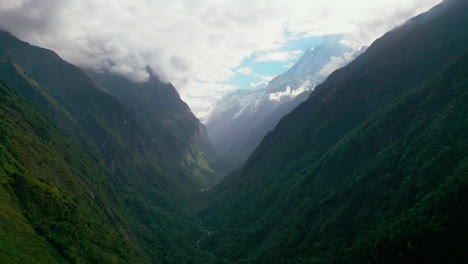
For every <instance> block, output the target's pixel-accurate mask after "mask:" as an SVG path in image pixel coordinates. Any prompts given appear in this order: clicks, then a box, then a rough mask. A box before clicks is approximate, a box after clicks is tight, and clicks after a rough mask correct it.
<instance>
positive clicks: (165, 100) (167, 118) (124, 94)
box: [87, 68, 218, 186]
mask: <svg viewBox="0 0 468 264" xmlns="http://www.w3.org/2000/svg"><path fill="white" fill-rule="evenodd" d="M147 71H148V74H149V75H150V78H149V80H147V81H145V82H141V83H134V82H132V81H130V80H128V79H126V78H124V77H121V76H118V75H115V74H112V73H108V72H96V71H92V70H88V71H87V73H88V74H89V75H90V76H91V77H92V78H93V80H95V81H96V82H97V84H98V85H100V86H101V87H102V88H103V89H104V90H105V91H107V92H108V93H109V94H111V95H113V96H115V97H116V98H117V99H119V100H120V101H121V102H123V103H124V104H126V105H128V106H129V107H130V108H131V109H132V110H133V111H134V112H135V114H136V116H137V120H138V122H139V123H140V124H142V125H143V126H144V127H145V128H146V131H150V133H148V134H149V135H150V136H151V140H152V142H153V143H154V144H156V145H157V146H158V148H159V149H161V150H163V151H164V153H165V154H167V155H171V156H172V157H173V158H174V159H175V160H176V161H177V163H178V164H180V165H181V166H185V167H187V168H188V169H189V170H190V171H192V173H194V174H197V175H198V177H199V178H201V179H202V180H203V183H204V185H205V186H209V185H212V184H213V183H214V182H216V181H217V180H218V175H217V174H216V173H215V172H213V171H212V170H211V169H210V166H209V165H208V161H207V160H208V159H209V157H208V155H209V154H210V153H211V152H212V150H211V149H210V146H209V143H208V138H207V135H206V128H205V127H204V126H203V124H201V123H200V121H199V120H198V119H197V118H196V117H195V116H194V115H193V113H192V112H191V110H190V108H189V107H188V105H187V104H186V103H185V102H183V101H182V100H181V99H180V97H179V94H178V93H177V90H176V89H175V88H174V86H172V84H170V83H163V82H161V81H160V80H159V78H158V77H157V76H156V74H154V73H153V72H152V71H151V69H149V68H148V69H147Z"/></svg>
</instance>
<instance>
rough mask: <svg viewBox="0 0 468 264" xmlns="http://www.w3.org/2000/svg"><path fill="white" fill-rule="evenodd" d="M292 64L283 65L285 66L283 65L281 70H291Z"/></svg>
mask: <svg viewBox="0 0 468 264" xmlns="http://www.w3.org/2000/svg"><path fill="white" fill-rule="evenodd" d="M294 64H295V63H294V62H291V63H288V64H285V65H283V68H286V69H289V68H291V67H292V66H294Z"/></svg>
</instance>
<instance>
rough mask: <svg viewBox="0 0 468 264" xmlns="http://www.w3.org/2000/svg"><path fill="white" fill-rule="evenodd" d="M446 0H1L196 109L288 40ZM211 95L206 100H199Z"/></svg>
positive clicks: (30, 21) (381, 26)
mask: <svg viewBox="0 0 468 264" xmlns="http://www.w3.org/2000/svg"><path fill="white" fill-rule="evenodd" d="M439 2H440V0H381V1H370V0H353V1H349V0H314V1H308V0H236V1H221V0H219V1H218V0H172V1H166V0H140V1H134V0H100V1H95V0H67V1H63V0H40V1H38V0H1V1H0V27H2V28H4V29H6V30H9V31H11V32H12V33H13V34H15V35H16V36H18V37H20V38H21V39H24V40H26V41H28V42H30V43H32V44H34V45H39V46H43V47H46V48H50V49H53V50H55V51H56V52H57V53H58V54H59V55H60V56H62V57H63V58H65V59H66V60H68V61H70V62H72V63H75V64H78V65H80V66H83V67H91V68H95V69H107V70H110V71H112V72H116V73H119V74H122V75H124V76H126V77H128V78H130V79H132V80H134V81H144V80H145V79H146V78H147V77H148V74H147V72H146V66H147V65H149V66H151V68H152V69H153V70H154V71H155V72H156V73H157V74H158V75H159V76H160V77H161V78H162V79H164V80H166V81H171V82H172V83H173V84H174V85H175V87H176V88H177V89H178V90H179V92H180V94H181V96H182V98H183V99H184V100H186V101H187V102H188V103H189V105H190V106H191V108H192V110H193V111H194V112H195V113H197V114H198V113H202V112H204V111H206V110H207V108H206V105H209V104H210V102H212V101H210V100H213V98H216V97H218V96H219V95H220V94H222V93H224V92H225V90H226V89H236V87H226V86H224V85H223V83H225V82H226V81H229V80H230V78H232V77H233V76H234V75H235V72H234V69H237V68H238V67H239V66H240V65H241V63H242V61H243V60H244V59H246V58H248V57H250V56H253V55H258V56H260V57H262V59H261V60H264V61H266V60H267V59H268V60H275V61H278V60H279V61H285V60H286V59H288V58H290V57H291V56H298V55H299V54H292V53H287V54H284V53H280V52H278V49H279V48H281V47H282V46H284V45H285V43H287V41H288V40H290V39H294V38H300V37H306V36H319V35H327V34H337V33H348V34H349V36H350V37H349V38H348V39H346V40H345V41H346V43H347V44H348V45H352V46H355V47H359V46H361V45H369V44H370V42H371V41H373V40H374V39H375V38H376V37H378V36H380V35H381V34H383V33H385V32H386V31H388V30H389V29H391V28H392V27H394V26H396V25H398V24H400V23H402V22H404V21H405V20H406V19H408V18H409V17H411V16H414V15H416V14H417V13H420V12H422V11H425V10H427V9H428V8H430V7H431V6H433V5H435V4H437V3H439ZM202 101H203V102H204V103H203V104H202V103H200V102H202Z"/></svg>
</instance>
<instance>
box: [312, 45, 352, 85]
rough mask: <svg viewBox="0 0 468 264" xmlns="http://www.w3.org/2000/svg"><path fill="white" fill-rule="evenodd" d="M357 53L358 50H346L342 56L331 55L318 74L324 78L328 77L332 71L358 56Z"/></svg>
mask: <svg viewBox="0 0 468 264" xmlns="http://www.w3.org/2000/svg"><path fill="white" fill-rule="evenodd" d="M357 53H358V52H356V51H355V52H346V53H345V54H344V55H343V56H341V57H336V56H333V57H331V58H330V61H329V62H328V63H327V64H326V65H325V66H323V68H322V69H321V70H320V71H319V72H318V75H319V76H320V77H322V78H326V77H328V75H330V74H331V73H332V72H334V71H336V70H337V69H339V68H342V67H344V66H346V65H347V64H348V63H350V62H351V61H352V60H353V59H354V58H355V57H356V55H357Z"/></svg>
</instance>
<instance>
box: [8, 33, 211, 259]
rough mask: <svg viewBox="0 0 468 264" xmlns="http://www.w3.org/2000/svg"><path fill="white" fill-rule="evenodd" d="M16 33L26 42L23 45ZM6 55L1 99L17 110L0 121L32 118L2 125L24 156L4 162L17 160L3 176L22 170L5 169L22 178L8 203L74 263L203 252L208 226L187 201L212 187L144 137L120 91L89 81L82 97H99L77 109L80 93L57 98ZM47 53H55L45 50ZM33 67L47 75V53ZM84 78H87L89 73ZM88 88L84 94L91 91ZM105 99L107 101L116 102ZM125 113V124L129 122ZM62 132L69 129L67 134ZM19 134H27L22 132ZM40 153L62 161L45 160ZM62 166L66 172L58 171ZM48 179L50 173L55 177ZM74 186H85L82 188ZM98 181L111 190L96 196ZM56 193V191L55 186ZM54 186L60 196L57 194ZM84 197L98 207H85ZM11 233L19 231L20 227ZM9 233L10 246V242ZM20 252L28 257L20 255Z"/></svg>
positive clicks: (17, 153) (183, 256)
mask: <svg viewBox="0 0 468 264" xmlns="http://www.w3.org/2000/svg"><path fill="white" fill-rule="evenodd" d="M3 34H6V33H3ZM6 37H8V38H11V39H10V41H14V40H15V39H14V38H12V37H11V36H10V35H6ZM16 41H17V42H18V43H17V45H19V46H21V45H26V44H24V43H22V42H19V41H18V40H16ZM2 44H5V43H2ZM26 47H27V49H26V50H28V51H29V52H31V53H32V54H35V53H34V51H37V50H38V52H39V54H40V53H41V52H44V53H46V54H49V55H51V56H53V57H52V58H55V60H56V62H55V63H61V64H60V65H61V67H64V68H65V69H67V67H70V68H71V69H72V70H76V71H77V73H78V74H79V73H81V71H79V70H78V69H76V68H73V67H74V66H72V65H68V64H66V63H64V62H63V61H61V60H60V59H59V58H58V57H55V56H56V55H54V54H52V53H51V52H50V51H46V50H40V49H38V48H35V47H30V46H26ZM9 55H10V53H6V52H1V54H0V78H1V80H2V81H3V82H5V83H4V84H5V87H4V88H3V89H4V90H5V93H3V91H2V96H5V98H2V100H1V102H2V107H11V108H12V109H7V110H8V111H7V110H5V111H7V112H5V113H4V116H2V118H1V120H2V121H4V122H8V123H5V124H10V123H11V124H18V125H21V126H23V125H24V126H26V128H22V129H17V128H14V127H9V126H7V125H2V127H1V131H2V133H5V135H8V137H6V136H5V137H4V138H2V140H1V143H2V144H5V146H10V145H11V146H15V148H14V149H6V150H5V151H8V152H6V153H10V154H8V155H12V156H13V157H15V159H18V160H19V161H18V162H16V161H14V163H12V165H7V163H5V164H3V165H2V169H5V170H6V169H7V168H9V167H10V166H11V168H12V170H11V171H9V170H8V171H7V172H5V173H6V174H5V175H4V176H5V177H7V176H8V177H13V178H14V177H16V176H15V175H21V177H20V176H18V177H17V179H16V178H15V179H16V180H7V179H6V178H5V179H4V178H3V176H2V181H4V182H5V183H9V182H10V181H14V182H16V183H14V184H13V183H12V184H9V185H7V186H6V187H5V188H6V189H5V191H7V190H9V189H15V188H18V189H15V190H16V192H13V194H10V196H8V195H7V193H2V195H4V196H5V197H6V198H5V199H7V198H8V197H9V198H8V199H10V200H11V201H13V202H12V203H11V206H16V207H17V209H18V208H20V209H21V211H16V212H14V214H13V215H16V216H15V217H20V216H22V217H25V219H27V221H30V222H31V223H29V227H28V228H29V229H30V230H29V231H31V232H32V234H34V233H36V235H37V236H39V237H40V238H42V239H45V240H44V241H48V242H49V243H50V245H49V247H50V250H49V251H51V250H52V249H55V250H56V251H55V252H54V251H53V250H52V251H51V252H52V253H53V254H55V255H58V256H62V258H64V259H66V260H68V261H70V262H72V263H112V261H113V262H118V263H128V262H133V261H131V260H132V259H138V261H137V262H138V263H159V262H163V261H165V262H167V261H169V262H171V261H172V262H175V261H176V260H178V261H184V260H186V261H188V260H189V259H192V258H195V259H197V258H199V257H201V255H202V253H200V252H199V251H198V249H197V246H196V241H197V238H198V237H199V236H200V235H201V234H202V232H201V231H200V230H199V226H198V222H197V221H196V220H194V219H191V218H189V217H188V216H186V214H187V213H188V212H187V211H186V210H187V209H186V208H185V206H183V204H182V202H183V201H186V199H189V198H190V197H191V192H192V191H195V190H196V191H198V188H200V186H205V185H202V184H204V183H203V182H202V181H199V180H197V179H196V178H190V177H193V176H192V175H191V172H190V171H189V168H184V167H183V166H179V162H176V161H175V160H174V159H173V158H172V157H171V156H170V155H168V154H166V155H164V152H162V151H158V150H157V148H156V147H154V148H153V146H151V144H146V143H147V142H150V141H151V139H149V137H147V136H146V134H145V131H144V130H143V129H142V128H139V126H138V124H137V123H136V121H135V119H132V116H131V115H132V114H131V113H130V112H129V111H127V110H126V109H125V107H124V106H123V105H121V104H120V103H119V102H118V101H117V100H116V99H114V98H112V97H110V96H108V95H105V94H102V92H99V91H98V90H92V89H91V88H89V87H88V89H90V90H91V91H92V93H90V94H88V95H86V96H85V95H81V96H82V97H88V96H89V97H90V98H91V97H92V98H93V100H92V101H91V104H90V105H88V106H87V108H86V111H85V113H84V114H83V113H82V112H79V111H77V113H74V112H73V111H74V110H73V107H75V106H76V105H75V104H79V103H80V101H79V99H77V101H75V98H74V97H66V98H65V99H60V97H59V96H52V94H53V93H54V92H53V91H52V90H51V89H44V88H43V86H42V85H41V84H40V83H39V82H37V81H35V80H34V79H32V78H31V76H32V75H29V74H27V73H25V71H24V70H23V69H22V68H21V67H20V66H19V65H18V64H15V63H14V62H13V60H12V59H11V57H10V56H9ZM36 55H37V54H36ZM46 58H48V59H49V60H51V58H49V57H47V56H46ZM43 59H44V58H43ZM30 61H33V58H30V59H29V60H28V62H29V63H30ZM31 67H33V70H34V69H36V70H39V69H40V70H41V71H42V72H43V73H44V72H46V73H47V71H46V70H45V69H41V67H43V68H47V67H48V66H47V65H46V66H44V65H41V64H40V60H38V64H37V65H32V66H31ZM34 67H35V68H34ZM78 77H80V75H78ZM42 78H44V77H42ZM50 78H51V79H50V80H49V79H45V80H43V82H42V83H43V84H45V85H47V84H48V83H49V82H50V83H53V82H54V81H56V82H59V81H63V80H62V79H60V78H61V76H56V75H52V77H50ZM82 78H83V79H85V80H86V78H87V77H82ZM54 79H55V80H54ZM70 80H71V81H73V79H70ZM64 87H68V86H64ZM13 89H14V90H16V91H17V92H18V93H20V94H21V95H22V96H23V97H25V98H27V99H28V100H30V102H32V103H34V104H35V105H36V107H38V108H39V109H40V110H42V111H43V112H44V113H46V114H47V115H48V117H49V118H50V119H52V120H53V121H55V122H56V124H57V125H59V126H60V128H61V129H59V128H57V127H56V126H55V125H53V123H52V122H51V120H49V119H47V118H45V117H44V116H42V114H40V111H38V108H35V107H33V106H31V105H30V104H28V103H25V102H24V99H20V96H19V95H18V94H16V93H15V92H13V91H12V90H13ZM77 89H78V88H77ZM67 92H69V91H67ZM83 92H84V93H85V92H86V89H85V90H84V91H83ZM10 97H14V98H15V100H13V101H12V102H9V101H8V100H7V98H10ZM99 97H102V98H104V99H102V100H101V99H99ZM88 99H89V98H88ZM60 100H66V102H67V103H61V102H60ZM83 100H84V99H83ZM17 101H18V102H17ZM93 101H94V102H93ZM106 102H110V103H109V104H110V105H109V104H106ZM70 104H71V106H70ZM88 107H89V108H88ZM23 108H24V109H25V110H24V111H26V110H27V109H30V108H31V109H33V110H28V111H29V112H26V114H25V116H22V115H21V113H22V112H21V111H22V109H23ZM15 111H16V112H18V113H17V115H9V113H10V112H15ZM32 113H34V115H33V114H32ZM92 120H94V121H92ZM125 120H127V121H128V122H127V123H125ZM34 122H39V123H38V124H40V125H34V126H27V125H28V124H35V123H34ZM23 123H26V124H23ZM128 124H130V125H128ZM127 125H128V126H127ZM49 127H50V128H49ZM23 130H24V131H29V132H28V133H30V134H32V135H35V134H39V135H45V136H38V137H33V136H28V134H25V133H24V132H22V131H23ZM49 130H51V131H53V132H49ZM61 130H63V131H64V132H65V133H63V132H60V131H61ZM66 134H68V135H66ZM22 135H24V136H25V137H26V138H28V140H25V139H23V138H22V137H21V136H22ZM69 136H72V137H74V138H75V140H78V141H79V142H80V143H81V144H78V143H73V142H74V140H73V139H71V138H69ZM53 140H56V141H60V140H63V141H66V142H68V143H67V145H64V144H62V145H60V144H61V143H60V142H58V143H57V144H58V146H57V148H56V149H53V150H50V147H48V148H46V149H43V146H49V144H50V142H49V141H53ZM24 144H26V145H24ZM70 145H71V146H70ZM80 145H81V147H80ZM83 147H85V148H86V149H87V150H84V148H83ZM47 151H49V152H47ZM2 153H3V152H2ZM80 153H84V154H80ZM5 155H7V154H5ZM8 155H7V156H6V157H8ZM82 155H85V156H86V155H87V156H86V157H87V159H90V160H91V161H92V162H88V161H87V160H86V159H85V158H82V157H81V156H82ZM61 157H63V159H65V160H64V162H65V164H62V163H61V161H60V160H61V159H62V158H61ZM42 159H46V160H47V161H50V162H57V163H58V164H57V165H55V163H53V164H52V165H48V163H47V162H44V161H43V160H42ZM6 160H10V159H6ZM56 160H59V161H56ZM12 162H13V161H12ZM8 164H9V163H8ZM15 164H16V165H15ZM36 164H43V166H46V168H48V167H51V168H55V167H57V169H51V170H52V171H46V170H44V171H42V170H38V169H37V168H36V167H37V166H38V165H36ZM28 166H29V167H28ZM23 167H25V168H24V169H23ZM28 170H29V171H30V173H29V172H28ZM64 170H67V171H66V172H64V173H61V172H62V171H64ZM16 171H18V172H16ZM101 174H102V175H101ZM196 177H197V176H196ZM50 178H52V179H53V181H51V182H49V181H48V179H50ZM62 181H63V182H64V184H65V183H67V184H68V182H70V184H71V183H73V182H77V184H81V185H83V186H81V185H80V186H79V187H74V186H73V185H71V186H69V185H66V186H65V187H66V188H71V189H66V188H65V187H64V186H62V185H61V183H62ZM36 183H38V184H39V185H38V186H39V187H38V186H36V185H35V184H36ZM42 183H45V184H46V185H44V184H42ZM77 188H82V189H83V191H79V189H77ZM49 189H50V190H49ZM56 189H57V190H60V191H57V192H56V193H54V191H53V190H56ZM101 189H103V191H102V192H103V193H104V194H105V195H101V196H100V195H98V194H99V192H100V191H99V190H101ZM67 191H69V192H67ZM50 192H52V193H51V194H49V193H50ZM52 194H54V195H56V196H57V197H55V196H51V195H52ZM90 195H91V196H92V197H94V198H93V199H95V201H91V203H90V204H89V205H87V204H86V200H87V199H89V197H88V196H90ZM50 196H51V197H50ZM59 198H60V199H59ZM49 199H50V200H49ZM15 201H16V204H15V203H14V202H15ZM62 203H63V204H62ZM5 204H7V203H5ZM81 204H85V205H86V206H89V207H92V206H94V208H91V209H88V208H87V207H80V206H79V205H81ZM68 207H70V208H71V209H70V210H72V212H71V213H68V211H67V210H68V209H67V210H65V209H66V208H68ZM54 214H56V216H55V215H54ZM94 214H96V215H94ZM12 217H13V216H12ZM68 217H69V218H68ZM99 217H101V218H99ZM62 218H63V219H62ZM62 220H63V224H62V223H61V221H62ZM4 221H5V223H9V222H12V221H13V220H12V219H10V218H9V217H6V219H4ZM36 221H37V223H36ZM101 222H102V223H101ZM101 225H102V226H101ZM25 228H26V227H25ZM9 231H10V232H12V233H11V236H13V234H14V232H15V231H14V230H9ZM65 231H66V232H65ZM107 233H109V236H107V235H106V234H107ZM23 239H29V238H27V237H25V238H23ZM6 241H8V240H6ZM6 241H4V242H5V244H4V245H5V247H6V246H8V243H7V242H6ZM93 243H94V244H96V243H97V244H98V245H96V246H95V245H93ZM51 245H52V246H51ZM85 249H86V250H85ZM88 249H89V250H88ZM111 249H112V250H113V251H115V252H112V251H111ZM31 250H36V251H37V250H39V251H40V249H38V248H34V247H31ZM109 251H110V252H109ZM4 252H5V254H6V255H5V257H3V253H2V257H0V258H1V259H2V260H3V259H5V258H6V256H8V255H9V254H12V253H10V252H9V251H4ZM19 252H20V251H19ZM18 256H21V255H20V254H19V253H18ZM135 256H138V257H135ZM14 257H15V256H13V258H12V259H11V261H13V259H14ZM109 259H110V260H109ZM171 259H172V260H171ZM8 261H10V258H9V259H8ZM7 263H8V262H7ZM13 263H14V262H13Z"/></svg>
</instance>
